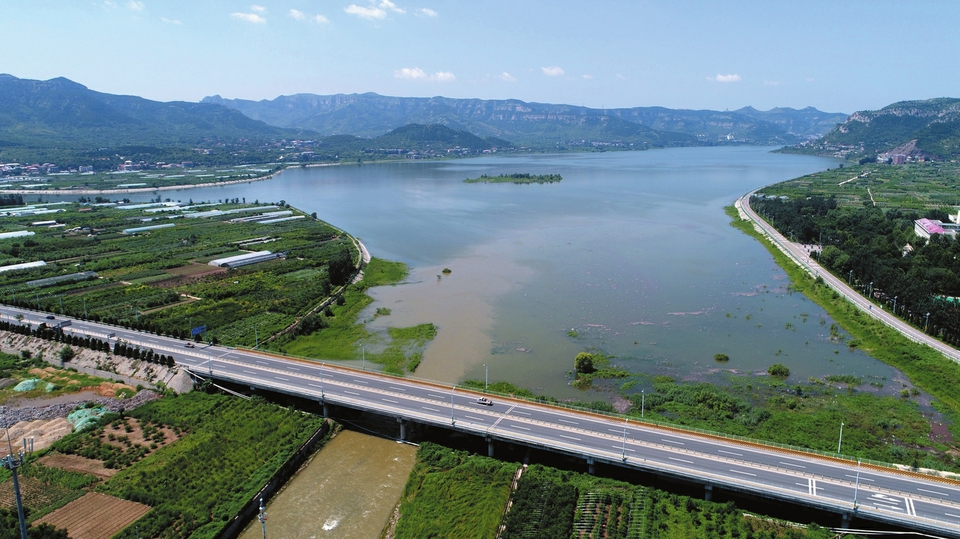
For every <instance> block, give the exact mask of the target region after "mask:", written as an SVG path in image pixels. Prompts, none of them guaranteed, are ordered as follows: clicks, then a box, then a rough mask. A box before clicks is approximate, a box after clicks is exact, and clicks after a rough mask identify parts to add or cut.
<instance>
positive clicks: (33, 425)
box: [0, 417, 73, 457]
mask: <svg viewBox="0 0 960 539" xmlns="http://www.w3.org/2000/svg"><path fill="white" fill-rule="evenodd" d="M8 432H9V433H10V439H11V440H13V441H14V443H15V442H19V441H20V440H23V439H24V438H27V439H30V438H33V450H34V451H39V450H41V449H46V448H47V447H50V446H51V445H52V444H53V442H56V441H57V440H59V439H60V438H63V437H64V436H66V435H67V434H70V433H71V432H73V425H71V424H70V422H69V421H67V420H66V419H64V418H62V417H61V418H57V419H50V420H44V419H37V420H34V421H21V422H19V423H17V424H15V425H14V426H12V427H10V430H9V431H8ZM0 445H2V447H0V457H3V456H6V455H7V454H8V453H9V450H8V449H7V444H5V443H4V444H0ZM17 449H18V448H17V447H16V446H14V451H16V450H17Z"/></svg>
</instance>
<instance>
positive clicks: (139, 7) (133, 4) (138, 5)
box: [127, 0, 147, 11]
mask: <svg viewBox="0 0 960 539" xmlns="http://www.w3.org/2000/svg"><path fill="white" fill-rule="evenodd" d="M145 7H147V6H146V5H144V3H143V2H138V1H137V0H130V1H129V2H127V8H128V9H132V10H133V11H143V8H145Z"/></svg>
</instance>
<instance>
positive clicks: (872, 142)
mask: <svg viewBox="0 0 960 539" xmlns="http://www.w3.org/2000/svg"><path fill="white" fill-rule="evenodd" d="M802 148H805V149H807V150H809V151H814V152H816V153H821V154H829V153H838V152H840V153H843V154H845V155H848V156H850V157H853V158H856V157H858V156H863V157H864V158H865V159H872V158H873V157H874V156H876V155H877V154H897V153H900V154H904V155H907V156H911V157H919V158H924V157H925V158H933V159H948V158H953V157H956V156H957V155H958V154H960V99H956V98H946V97H944V98H937V99H925V100H920V101H900V102H898V103H893V104H892V105H887V106H886V107H883V108H882V109H880V110H866V111H859V112H855V113H853V114H851V115H850V117H849V118H848V119H847V120H846V121H845V122H843V123H841V124H839V125H837V126H836V127H835V128H834V129H832V130H830V131H829V132H828V133H826V134H825V135H824V136H823V138H821V139H819V140H817V141H816V142H813V143H808V144H805V145H803V147H802Z"/></svg>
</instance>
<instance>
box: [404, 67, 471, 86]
mask: <svg viewBox="0 0 960 539" xmlns="http://www.w3.org/2000/svg"><path fill="white" fill-rule="evenodd" d="M393 76H394V78H397V79H408V80H428V81H432V82H453V81H455V80H457V76H456V75H454V74H453V73H451V72H449V71H437V72H436V73H434V74H433V75H427V73H426V72H425V71H424V70H422V69H420V68H419V67H404V68H402V69H397V70H394V72H393Z"/></svg>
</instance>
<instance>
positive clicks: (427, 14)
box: [417, 7, 440, 17]
mask: <svg viewBox="0 0 960 539" xmlns="http://www.w3.org/2000/svg"><path fill="white" fill-rule="evenodd" d="M417 13H419V14H420V15H423V16H424V17H439V16H440V14H439V13H437V12H436V11H434V10H432V9H430V8H428V7H422V8H420V9H418V10H417Z"/></svg>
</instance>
